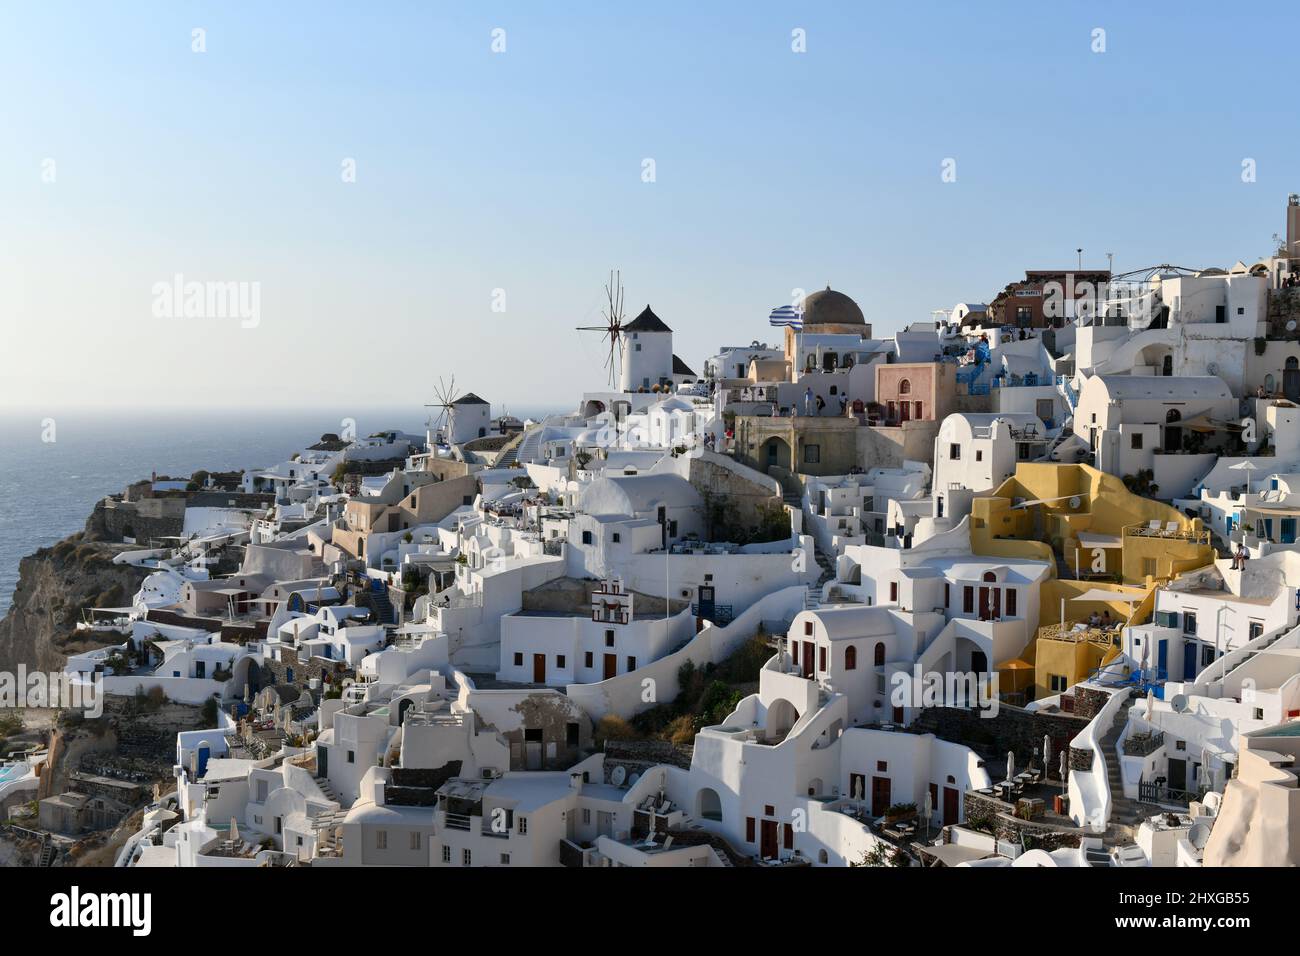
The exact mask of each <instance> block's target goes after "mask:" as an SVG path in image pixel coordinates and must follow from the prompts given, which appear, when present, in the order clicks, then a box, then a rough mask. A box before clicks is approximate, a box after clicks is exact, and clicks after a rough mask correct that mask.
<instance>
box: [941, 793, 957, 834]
mask: <svg viewBox="0 0 1300 956" xmlns="http://www.w3.org/2000/svg"><path fill="white" fill-rule="evenodd" d="M958 797H959V794H958V793H957V788H956V787H944V788H943V825H944V826H946V827H947V826H952V825H953V824H954V823H956V822H957V816H958V810H957V800H958Z"/></svg>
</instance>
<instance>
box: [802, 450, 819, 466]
mask: <svg viewBox="0 0 1300 956" xmlns="http://www.w3.org/2000/svg"><path fill="white" fill-rule="evenodd" d="M803 460H804V464H806V465H816V464H820V463H821V460H822V446H821V445H804V446H803Z"/></svg>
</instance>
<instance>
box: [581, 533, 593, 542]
mask: <svg viewBox="0 0 1300 956" xmlns="http://www.w3.org/2000/svg"><path fill="white" fill-rule="evenodd" d="M582 543H583V544H591V532H590V531H584V532H582Z"/></svg>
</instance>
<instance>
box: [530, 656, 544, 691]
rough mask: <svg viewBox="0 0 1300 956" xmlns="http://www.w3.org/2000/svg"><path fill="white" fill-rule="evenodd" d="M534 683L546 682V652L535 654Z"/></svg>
mask: <svg viewBox="0 0 1300 956" xmlns="http://www.w3.org/2000/svg"><path fill="white" fill-rule="evenodd" d="M533 683H534V684H545V683H546V655H545V654H534V655H533Z"/></svg>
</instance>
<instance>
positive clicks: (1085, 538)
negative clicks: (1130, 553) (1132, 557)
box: [1079, 531, 1124, 548]
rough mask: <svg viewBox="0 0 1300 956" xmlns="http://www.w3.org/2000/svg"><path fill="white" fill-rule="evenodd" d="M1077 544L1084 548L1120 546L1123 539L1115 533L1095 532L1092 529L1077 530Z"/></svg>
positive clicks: (1122, 545) (1122, 543)
mask: <svg viewBox="0 0 1300 956" xmlns="http://www.w3.org/2000/svg"><path fill="white" fill-rule="evenodd" d="M1079 544H1080V545H1081V546H1082V547H1085V548H1122V547H1124V541H1123V539H1122V538H1121V537H1120V536H1119V535H1117V534H1096V533H1095V532H1092V531H1080V532H1079Z"/></svg>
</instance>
